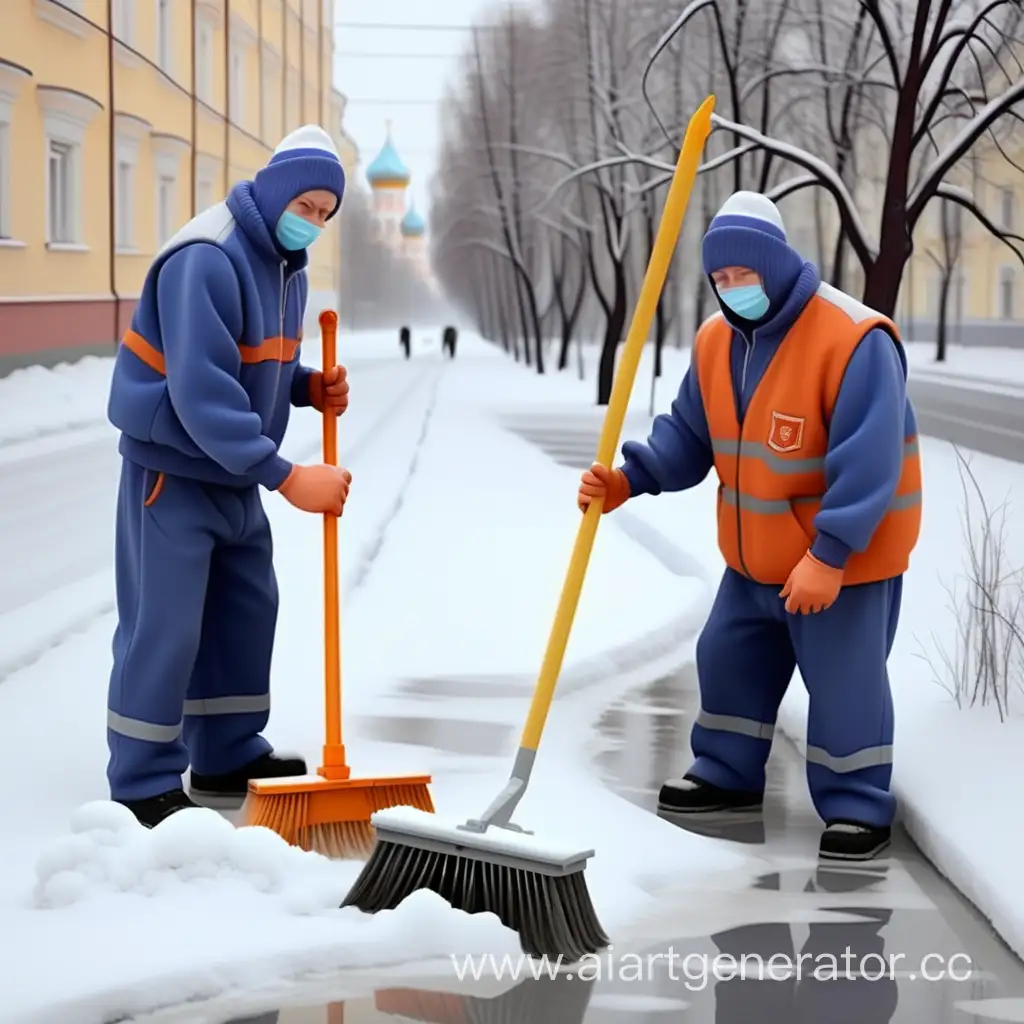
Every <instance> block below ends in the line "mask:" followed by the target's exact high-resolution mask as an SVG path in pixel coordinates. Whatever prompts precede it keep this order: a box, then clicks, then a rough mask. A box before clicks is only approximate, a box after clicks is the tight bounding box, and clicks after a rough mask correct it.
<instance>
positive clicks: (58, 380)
mask: <svg viewBox="0 0 1024 1024" xmlns="http://www.w3.org/2000/svg"><path fill="white" fill-rule="evenodd" d="M112 364H113V359H112V358H111V359H102V358H100V357H98V356H86V358H84V359H82V360H80V361H79V362H77V363H61V364H60V365H59V366H55V367H53V368H47V367H43V366H27V367H24V368H23V369H20V370H15V371H14V372H13V373H11V374H10V375H8V376H7V377H2V378H0V446H3V445H6V444H10V443H12V442H15V441H24V440H28V439H29V438H33V437H41V436H45V435H47V434H52V433H56V432H58V431H68V430H74V429H77V428H80V427H88V426H93V425H95V424H96V423H99V422H100V421H101V420H103V418H104V417H105V416H106V414H107V386H108V384H109V383H110V368H111V366H112Z"/></svg>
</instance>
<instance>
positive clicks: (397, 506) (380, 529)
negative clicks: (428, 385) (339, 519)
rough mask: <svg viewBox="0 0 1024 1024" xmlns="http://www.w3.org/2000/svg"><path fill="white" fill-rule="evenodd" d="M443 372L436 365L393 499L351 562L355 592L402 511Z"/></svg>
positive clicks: (351, 583) (432, 412)
mask: <svg viewBox="0 0 1024 1024" xmlns="http://www.w3.org/2000/svg"><path fill="white" fill-rule="evenodd" d="M443 375H444V368H440V369H438V370H437V371H436V372H435V375H434V386H433V388H432V389H431V393H430V398H429V399H428V400H427V408H426V410H425V412H424V414H423V423H422V425H421V426H420V435H419V437H418V438H417V439H416V444H415V446H414V448H413V453H412V458H411V459H410V460H409V466H408V468H407V469H406V471H405V474H404V476H403V477H402V482H401V485H400V486H399V489H398V493H397V495H396V496H395V500H394V501H393V502H392V503H391V505H389V506H388V509H387V511H386V512H385V513H384V516H383V517H382V518H381V519H380V521H379V522H378V524H377V529H376V530H375V531H374V533H373V535H372V536H371V537H370V539H369V540H368V541H367V543H366V544H365V545H364V546H363V549H362V552H361V554H360V557H359V559H358V560H357V561H356V563H355V567H354V568H353V570H352V577H351V579H350V580H349V581H348V583H347V585H348V589H349V591H350V592H351V593H355V592H356V591H357V590H358V589H359V588H360V587H361V586H362V585H363V584H364V583H365V582H366V580H367V579H368V578H369V575H370V570H371V569H372V568H373V565H374V563H375V562H376V561H377V558H378V556H379V555H380V553H381V551H382V550H383V548H384V543H385V541H386V540H387V535H388V531H389V530H390V529H391V526H392V524H393V523H394V522H395V520H396V519H397V518H398V515H399V513H400V512H401V511H402V506H403V505H404V504H405V495H406V492H407V491H408V489H409V484H410V483H411V482H412V479H413V477H414V476H415V475H416V470H417V468H418V467H419V462H420V455H421V454H422V452H423V446H424V444H425V443H426V440H427V437H428V436H429V434H430V421H431V419H432V418H433V415H434V409H435V408H436V407H437V395H438V391H439V390H440V387H441V379H442V377H443Z"/></svg>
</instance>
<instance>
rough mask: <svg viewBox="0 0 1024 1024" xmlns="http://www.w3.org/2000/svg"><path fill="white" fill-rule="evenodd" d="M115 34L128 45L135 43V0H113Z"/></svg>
mask: <svg viewBox="0 0 1024 1024" xmlns="http://www.w3.org/2000/svg"><path fill="white" fill-rule="evenodd" d="M113 7H114V35H115V36H116V37H117V38H118V39H120V40H121V42H122V43H124V44H125V45H126V46H134V45H135V0H113Z"/></svg>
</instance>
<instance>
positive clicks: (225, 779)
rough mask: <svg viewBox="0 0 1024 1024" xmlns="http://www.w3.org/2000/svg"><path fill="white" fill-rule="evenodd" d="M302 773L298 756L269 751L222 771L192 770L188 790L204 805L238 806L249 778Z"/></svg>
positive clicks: (242, 801) (287, 775)
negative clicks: (215, 773)
mask: <svg viewBox="0 0 1024 1024" xmlns="http://www.w3.org/2000/svg"><path fill="white" fill-rule="evenodd" d="M305 774H306V762H305V761H303V760H302V758H301V757H278V755H277V754H274V753H269V754H263V755H261V756H260V757H257V758H256V760H255V761H252V762H250V763H249V764H245V765H242V767H241V768H236V769H235V770H234V771H233V772H224V774H222V775H200V774H199V773H198V772H192V773H191V774H190V776H189V782H188V793H189V796H191V797H192V798H193V799H194V800H195V801H196V802H197V803H198V804H200V805H201V806H203V807H215V808H218V809H220V810H237V809H238V808H239V807H241V806H242V804H243V803H244V802H245V797H246V794H247V793H248V792H249V780H250V779H287V778H291V776H293V775H305Z"/></svg>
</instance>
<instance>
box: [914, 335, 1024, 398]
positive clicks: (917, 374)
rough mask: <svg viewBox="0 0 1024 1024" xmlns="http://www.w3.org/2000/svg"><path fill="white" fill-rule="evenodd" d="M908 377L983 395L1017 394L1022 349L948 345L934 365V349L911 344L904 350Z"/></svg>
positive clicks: (1022, 375) (1023, 370)
mask: <svg viewBox="0 0 1024 1024" xmlns="http://www.w3.org/2000/svg"><path fill="white" fill-rule="evenodd" d="M905 347H906V350H907V361H908V362H909V363H910V373H911V376H912V377H913V378H914V379H917V380H938V381H945V380H949V378H953V379H951V380H949V383H951V384H955V385H957V386H958V387H965V386H973V387H976V388H981V389H983V390H985V391H1002V390H1006V389H1011V390H1012V393H1014V394H1018V395H1019V394H1021V388H1022V387H1024V349H1016V348H996V347H994V346H993V347H985V346H977V347H975V346H973V345H971V346H958V345H950V346H949V347H948V348H947V349H946V359H945V361H944V362H941V363H937V362H935V345H934V343H932V342H927V341H912V342H909V343H908V344H907V345H906V346H905Z"/></svg>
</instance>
